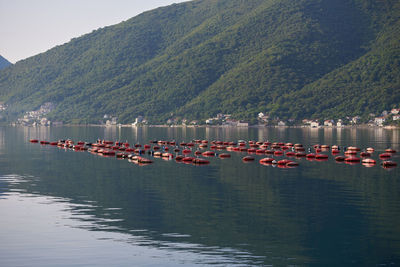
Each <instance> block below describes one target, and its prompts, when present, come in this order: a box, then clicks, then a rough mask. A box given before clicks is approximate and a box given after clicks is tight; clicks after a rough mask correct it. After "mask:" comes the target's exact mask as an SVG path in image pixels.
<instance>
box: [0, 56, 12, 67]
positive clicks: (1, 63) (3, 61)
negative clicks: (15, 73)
mask: <svg viewBox="0 0 400 267" xmlns="http://www.w3.org/2000/svg"><path fill="white" fill-rule="evenodd" d="M10 65H11V62H9V61H8V60H7V59H5V58H4V57H2V56H0V69H3V68H5V67H8V66H10Z"/></svg>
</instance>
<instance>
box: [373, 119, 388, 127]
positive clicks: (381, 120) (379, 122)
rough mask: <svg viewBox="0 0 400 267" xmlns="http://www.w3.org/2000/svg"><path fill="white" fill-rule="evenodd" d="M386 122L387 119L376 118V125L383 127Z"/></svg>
mask: <svg viewBox="0 0 400 267" xmlns="http://www.w3.org/2000/svg"><path fill="white" fill-rule="evenodd" d="M385 120H386V119H385V117H376V118H375V120H374V121H375V124H376V125H378V126H382V125H383V123H384V122H385Z"/></svg>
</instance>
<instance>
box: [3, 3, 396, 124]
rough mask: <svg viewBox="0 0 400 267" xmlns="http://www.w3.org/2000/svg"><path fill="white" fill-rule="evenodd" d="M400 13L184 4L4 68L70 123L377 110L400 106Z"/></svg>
mask: <svg viewBox="0 0 400 267" xmlns="http://www.w3.org/2000/svg"><path fill="white" fill-rule="evenodd" d="M399 17H400V3H399V2H398V1H395V0H381V1H378V0H297V1H292V0H250V1H249V0H218V1H215V0H199V1H191V2H186V3H182V4H175V5H171V6H168V7H163V8H158V9H155V10H152V11H149V12H145V13H143V14H141V15H139V16H137V17H134V18H132V19H130V20H128V21H125V22H122V23H120V24H117V25H114V26H110V27H106V28H103V29H99V30H96V31H93V32H92V33H90V34H87V35H84V36H82V37H79V38H75V39H73V40H71V41H70V42H69V43H66V44H64V45H61V46H57V47H55V48H53V49H51V50H49V51H47V52H45V53H42V54H39V55H37V56H34V57H32V58H29V59H26V60H23V61H20V62H17V63H16V64H15V65H14V66H12V67H9V68H6V69H4V70H2V71H0V101H3V102H5V103H7V104H8V106H9V111H8V112H9V115H10V117H12V115H18V114H21V112H24V111H27V110H33V109H35V108H38V107H39V106H40V105H41V104H43V103H45V102H53V103H55V104H56V109H55V110H54V111H53V112H52V113H51V114H50V117H51V118H52V119H55V120H63V121H64V122H72V123H90V122H97V121H98V120H99V119H101V118H102V117H103V115H104V114H111V115H114V116H118V118H119V122H121V123H128V122H132V121H133V120H134V118H135V117H137V116H138V115H143V116H145V117H146V118H147V119H148V120H149V121H150V122H152V123H162V122H165V121H166V120H167V119H169V118H172V117H174V118H187V119H204V118H207V117H209V116H213V115H216V114H217V113H229V114H232V115H233V117H236V118H239V119H251V118H254V117H255V116H256V114H257V113H258V112H261V111H262V112H266V113H269V114H271V115H272V116H278V117H280V118H287V119H288V118H293V119H301V118H306V117H314V118H321V119H323V118H340V117H341V116H346V115H365V114H368V113H370V112H375V113H378V112H381V111H382V110H384V109H389V108H391V107H394V106H397V105H399V104H400V66H399V56H400V53H399V52H400V51H399V49H400V40H399V36H400V20H399Z"/></svg>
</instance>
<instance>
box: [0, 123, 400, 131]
mask: <svg viewBox="0 0 400 267" xmlns="http://www.w3.org/2000/svg"><path fill="white" fill-rule="evenodd" d="M3 126H6V125H3ZM11 126H22V125H11ZM62 126H66V127H76V126H79V127H104V128H108V127H110V128H112V127H114V128H140V127H150V128H238V129H245V128H260V129H262V128H282V129H285V128H310V129H352V128H354V129H356V128H357V129H363V128H377V129H380V128H381V129H388V130H391V129H400V126H395V125H387V126H377V125H373V126H371V125H367V124H360V125H344V126H323V125H321V126H318V127H310V126H308V125H292V126H278V125H249V126H231V125H167V124H154V125H151V124H149V125H135V126H133V125H131V124H116V125H105V124H63V125H52V126H42V125H37V126H23V127H62Z"/></svg>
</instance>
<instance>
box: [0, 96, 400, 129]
mask: <svg viewBox="0 0 400 267" xmlns="http://www.w3.org/2000/svg"><path fill="white" fill-rule="evenodd" d="M54 109H55V104H54V103H51V102H46V103H44V104H43V105H41V106H40V108H39V109H37V110H34V111H28V112H26V113H25V114H24V116H23V117H21V118H19V119H18V120H17V121H16V122H14V123H13V125H23V126H39V125H41V126H50V125H52V126H60V125H63V122H61V121H50V120H49V119H48V118H47V117H46V115H47V114H48V113H50V112H51V111H52V110H54ZM5 110H7V105H5V104H1V103H0V118H2V115H1V113H2V112H4V111H5ZM98 125H104V126H133V127H135V126H142V125H150V123H149V121H148V120H146V118H144V117H143V116H138V117H137V118H136V119H135V121H134V122H133V123H131V124H129V125H121V124H120V123H118V118H117V117H116V116H112V115H109V114H105V115H104V116H103V120H101V121H99V124H98ZM164 125H165V126H200V125H209V126H212V125H215V126H218V125H219V126H232V127H249V126H281V127H284V126H303V127H312V128H317V127H345V126H356V125H368V126H391V125H395V126H399V125H400V108H393V109H392V110H390V111H386V110H385V111H383V112H382V113H381V114H379V115H376V114H369V118H368V122H366V121H365V120H364V121H362V120H361V117H360V116H355V117H345V118H341V119H336V120H334V119H325V120H315V119H303V120H302V121H301V122H299V121H295V120H293V119H289V120H282V119H279V118H276V117H275V118H271V117H270V116H269V115H268V114H266V113H263V112H260V113H258V116H257V117H256V118H254V119H252V120H251V121H240V120H235V119H233V118H232V116H231V115H229V114H217V115H216V116H215V117H213V118H209V119H206V120H205V121H198V120H191V121H189V120H186V119H176V118H171V119H168V120H167V121H166V122H165V124H164Z"/></svg>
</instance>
